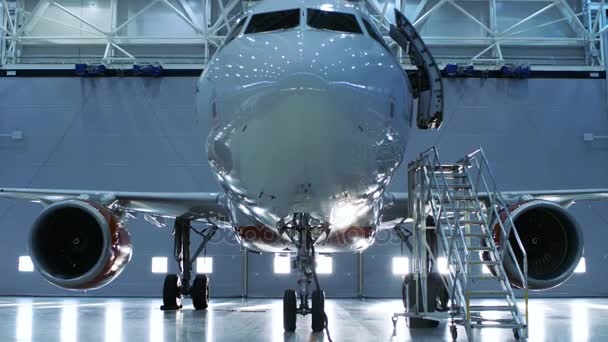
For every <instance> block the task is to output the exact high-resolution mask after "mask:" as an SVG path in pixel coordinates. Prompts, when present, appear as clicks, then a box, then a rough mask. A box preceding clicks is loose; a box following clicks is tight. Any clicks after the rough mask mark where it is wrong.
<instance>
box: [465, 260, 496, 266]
mask: <svg viewBox="0 0 608 342" xmlns="http://www.w3.org/2000/svg"><path fill="white" fill-rule="evenodd" d="M467 263H468V264H470V265H488V266H498V265H500V263H499V262H498V261H483V260H481V261H480V260H470V261H467Z"/></svg>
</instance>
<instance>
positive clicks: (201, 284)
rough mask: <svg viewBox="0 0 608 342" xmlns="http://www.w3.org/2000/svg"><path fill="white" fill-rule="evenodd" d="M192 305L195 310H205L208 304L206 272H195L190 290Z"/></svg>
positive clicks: (207, 278)
mask: <svg viewBox="0 0 608 342" xmlns="http://www.w3.org/2000/svg"><path fill="white" fill-rule="evenodd" d="M190 296H191V297H192V305H194V309H195V310H205V309H207V307H208V306H209V277H207V275H206V274H197V275H196V277H194V282H192V289H191V290H190Z"/></svg>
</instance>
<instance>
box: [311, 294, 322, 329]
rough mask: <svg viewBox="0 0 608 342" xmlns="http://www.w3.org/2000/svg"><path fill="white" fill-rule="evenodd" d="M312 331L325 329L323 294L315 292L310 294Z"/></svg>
mask: <svg viewBox="0 0 608 342" xmlns="http://www.w3.org/2000/svg"><path fill="white" fill-rule="evenodd" d="M311 327H312V331H314V332H319V331H323V329H324V328H325V292H323V291H317V290H315V291H314V292H313V293H312V324H311Z"/></svg>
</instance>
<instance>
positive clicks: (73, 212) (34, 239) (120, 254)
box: [29, 200, 131, 290]
mask: <svg viewBox="0 0 608 342" xmlns="http://www.w3.org/2000/svg"><path fill="white" fill-rule="evenodd" d="M29 252H30V257H31V258H32V262H33V264H34V266H35V268H36V269H37V270H38V271H39V272H40V273H41V274H42V276H43V277H44V278H45V279H46V280H47V281H49V282H50V283H51V284H53V285H55V286H58V287H61V288H64V289H70V290H89V289H96V288H100V287H102V286H104V285H106V284H108V283H109V282H111V281H112V280H114V279H115V278H116V277H117V276H118V275H119V274H120V273H121V272H122V270H123V269H124V268H125V266H126V265H127V263H128V262H129V261H130V260H131V236H130V234H129V232H128V231H127V229H126V228H125V226H124V224H123V223H122V222H121V221H120V220H119V219H118V217H116V216H115V215H114V214H112V213H111V212H110V211H109V210H108V209H107V208H105V207H103V206H101V205H98V204H96V203H91V202H85V201H79V200H68V201H62V202H58V203H55V204H53V205H51V206H49V207H48V208H46V209H45V210H44V211H43V212H42V213H41V214H40V216H39V217H38V218H37V219H36V221H35V222H34V226H33V227H32V230H31V232H30V238H29Z"/></svg>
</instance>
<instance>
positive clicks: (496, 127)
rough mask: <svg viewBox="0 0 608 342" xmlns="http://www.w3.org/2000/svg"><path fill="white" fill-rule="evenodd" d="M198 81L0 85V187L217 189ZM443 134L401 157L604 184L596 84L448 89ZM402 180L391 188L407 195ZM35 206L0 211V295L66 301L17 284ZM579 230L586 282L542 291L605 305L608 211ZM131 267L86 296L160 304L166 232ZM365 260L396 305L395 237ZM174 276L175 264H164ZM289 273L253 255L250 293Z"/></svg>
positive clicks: (512, 181)
mask: <svg viewBox="0 0 608 342" xmlns="http://www.w3.org/2000/svg"><path fill="white" fill-rule="evenodd" d="M195 82H196V79H195V78H190V77H182V78H179V77H176V78H161V79H141V78H100V79H81V78H0V99H2V102H0V134H1V133H7V132H11V131H14V130H21V131H23V134H24V139H23V140H11V139H8V138H0V184H2V186H7V187H42V188H72V189H74V188H77V189H78V188H80V189H104V190H128V191H217V190H219V188H218V186H217V185H216V184H215V182H214V180H213V177H212V175H211V173H210V170H209V167H208V165H207V162H206V159H205V155H204V147H203V138H204V135H205V132H206V129H207V128H208V126H209V123H208V122H196V120H195V117H194V110H195V105H194V93H195ZM446 87H447V89H446V90H447V98H446V103H447V110H446V118H445V124H444V126H443V128H442V130H441V131H439V132H417V133H416V134H415V135H414V138H413V139H412V140H411V141H410V146H409V148H408V153H407V160H411V159H413V158H414V157H415V155H416V154H417V153H419V152H421V151H422V150H424V149H426V148H427V147H430V146H432V145H437V146H438V147H439V153H440V156H441V157H442V159H443V160H444V162H449V161H452V160H455V159H457V158H460V157H461V156H463V155H464V154H466V153H468V152H470V151H472V150H473V149H475V148H476V147H478V146H483V147H484V149H485V151H486V153H487V155H488V157H489V158H490V162H491V163H492V165H493V167H494V172H495V176H496V178H497V180H498V182H499V185H500V187H501V188H502V189H505V190H523V189H568V188H594V187H595V188H599V187H603V188H606V187H608V181H607V180H606V175H607V173H606V170H607V169H608V141H606V140H603V141H601V140H598V141H594V142H584V141H583V133H596V134H604V135H606V134H607V133H608V108H607V104H606V88H605V82H604V81H603V80H589V79H560V80H555V79H553V80H547V79H527V80H503V79H450V80H447V81H446ZM405 180H406V174H405V170H404V169H403V168H402V170H401V171H400V172H399V173H398V174H397V176H396V179H395V180H394V182H393V184H392V187H391V190H393V191H406V184H405ZM39 212H40V207H39V206H38V205H37V204H30V203H24V202H17V201H5V200H2V201H0V229H2V238H1V239H0V274H2V275H3V279H2V281H0V295H23V294H31V295H75V294H76V293H72V292H66V291H63V290H60V289H56V288H53V287H52V286H50V285H48V284H47V283H46V282H45V281H44V280H43V279H42V277H41V276H39V275H38V274H37V273H35V272H34V273H19V272H18V271H17V260H18V257H19V256H20V255H26V254H27V246H26V241H27V234H28V230H29V226H30V225H31V223H32V222H33V220H34V219H35V217H36V215H37V214H38V213H39ZM572 212H573V213H574V215H575V216H576V217H577V218H578V219H579V220H580V222H581V225H582V226H583V227H584V233H585V243H586V247H585V256H586V259H587V272H586V273H585V274H580V275H579V274H577V275H575V276H574V277H573V278H572V279H571V280H570V281H568V282H567V283H566V284H565V285H563V286H561V287H559V288H557V289H554V290H551V291H548V292H544V293H542V295H549V296H553V295H554V296H566V295H567V296H606V295H608V273H606V272H604V270H605V269H606V268H607V266H608V261H607V260H606V256H608V247H606V245H605V242H606V241H608V231H605V230H604V229H605V228H606V224H607V223H608V203H606V202H604V203H583V204H577V205H575V206H574V207H573V208H572ZM129 228H130V231H131V233H132V235H133V241H134V244H135V246H134V257H133V260H132V262H131V263H130V264H129V266H127V269H126V271H125V272H124V273H123V274H122V276H121V277H119V278H118V279H117V280H116V281H115V282H113V283H112V284H110V285H109V286H107V287H105V288H103V289H101V290H98V291H94V292H90V293H88V294H89V295H99V296H159V295H160V292H161V287H162V281H163V275H160V274H152V273H151V272H150V263H151V261H150V259H151V257H152V256H168V257H170V256H171V253H172V242H171V230H170V229H159V228H155V227H153V226H151V225H149V224H147V223H146V222H144V221H143V220H133V221H130V222H129ZM214 240H215V241H214V243H212V244H211V245H210V247H209V249H208V252H207V255H208V256H213V257H214V265H213V268H214V274H213V275H212V295H213V296H239V295H241V283H242V277H241V274H242V273H241V260H242V254H241V251H240V249H239V247H238V246H237V244H236V243H235V241H234V239H233V238H231V237H230V234H225V235H224V237H223V238H222V237H216V238H215V239H214ZM378 240H379V243H377V244H376V245H374V246H372V247H371V248H370V249H369V250H367V251H366V252H365V253H364V257H363V266H364V293H365V295H366V296H369V297H386V296H388V297H398V296H399V295H400V280H399V277H398V276H394V275H392V272H391V271H392V261H391V260H392V259H391V258H392V256H395V255H399V253H400V246H399V244H398V243H397V242H396V240H395V239H394V238H393V239H391V238H390V236H385V235H381V236H380V237H379V239H378ZM169 261H170V262H169V266H170V271H171V270H173V271H175V270H176V268H175V265H173V263H171V260H169ZM333 266H334V273H333V274H332V275H323V276H320V278H321V279H320V281H322V282H323V285H324V287H325V290H326V292H327V293H328V295H329V296H332V297H349V296H356V295H357V280H358V274H357V256H356V255H339V256H336V257H334V265H333ZM295 280H296V279H295V277H294V276H293V275H275V274H273V263H272V256H270V255H253V254H251V255H250V256H249V294H250V296H275V297H279V296H281V295H282V291H283V289H284V288H290V287H294V286H295Z"/></svg>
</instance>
